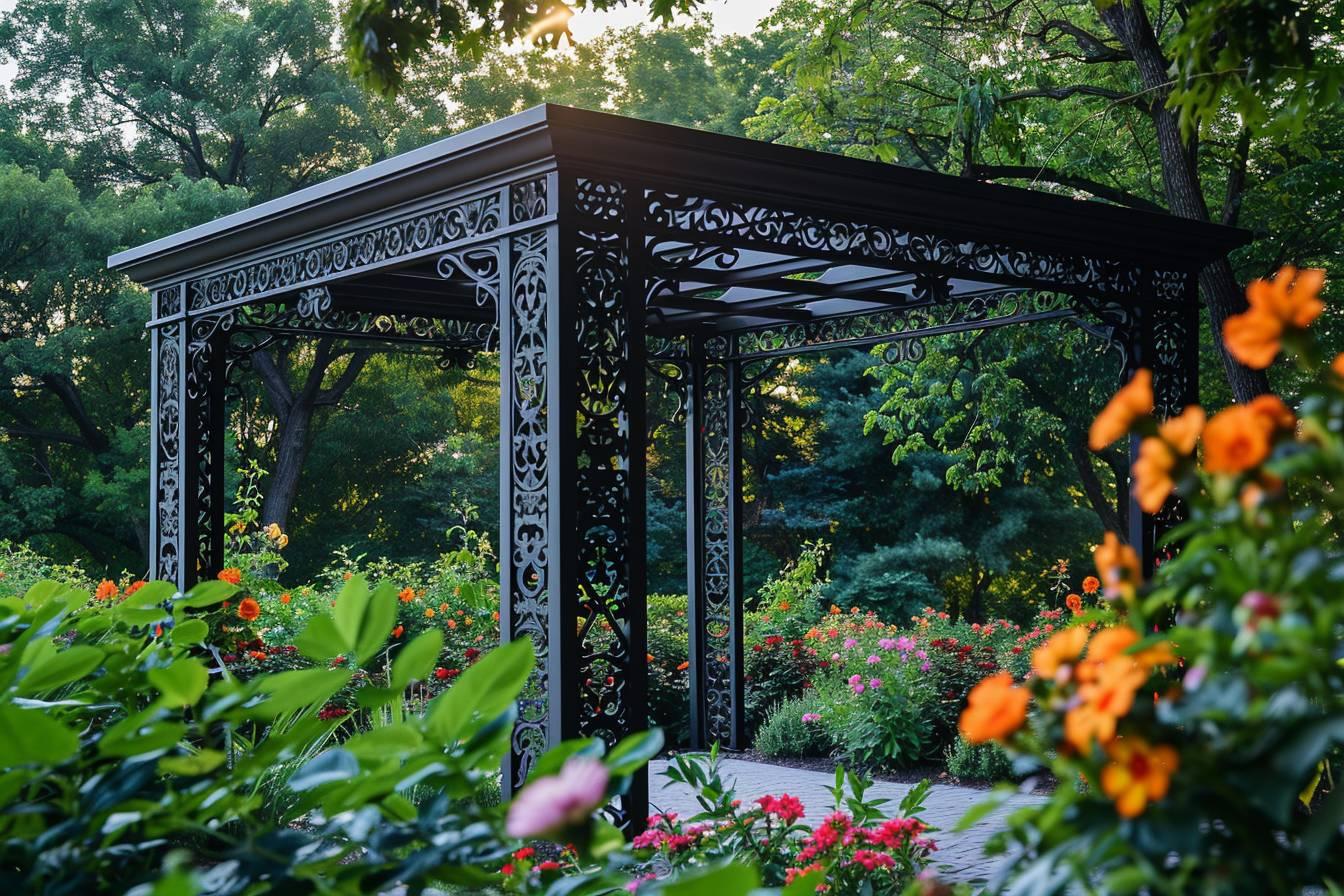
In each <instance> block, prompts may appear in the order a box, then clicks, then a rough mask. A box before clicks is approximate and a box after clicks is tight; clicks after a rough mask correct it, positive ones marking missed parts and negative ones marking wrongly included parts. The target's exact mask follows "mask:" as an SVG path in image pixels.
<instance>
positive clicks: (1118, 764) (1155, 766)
mask: <svg viewBox="0 0 1344 896" xmlns="http://www.w3.org/2000/svg"><path fill="white" fill-rule="evenodd" d="M1107 753H1108V754H1109V755H1110V759H1111V761H1110V763H1109V764H1108V765H1107V766H1106V767H1105V768H1103V769H1102V770H1101V789H1102V792H1104V793H1105V794H1106V795H1107V796H1108V797H1110V798H1111V799H1112V800H1113V801H1114V802H1115V811H1116V812H1118V813H1120V815H1122V816H1123V817H1125V818H1136V817H1138V816H1139V815H1142V814H1143V810H1144V809H1146V808H1147V807H1148V804H1149V803H1150V802H1153V801H1155V800H1160V799H1162V798H1163V797H1164V796H1166V795H1167V790H1168V789H1169V788H1170V787H1171V776H1172V775H1174V774H1175V773H1176V770H1177V769H1178V768H1179V767H1180V764H1181V757H1180V754H1179V753H1177V752H1176V750H1175V749H1174V748H1172V747H1169V746H1167V745H1166V744H1159V745H1158V746H1155V747H1154V746H1151V745H1149V743H1148V742H1147V741H1145V740H1143V739H1142V738H1138V737H1125V738H1121V739H1119V740H1117V741H1115V742H1114V743H1113V744H1111V746H1110V747H1109V748H1108V749H1107Z"/></svg>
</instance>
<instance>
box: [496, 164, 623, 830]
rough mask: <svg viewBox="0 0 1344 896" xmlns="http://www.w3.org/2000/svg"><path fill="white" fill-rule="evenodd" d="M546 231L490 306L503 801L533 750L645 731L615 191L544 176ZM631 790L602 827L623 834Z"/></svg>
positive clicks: (534, 236) (516, 250) (522, 237)
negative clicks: (515, 704) (510, 680)
mask: <svg viewBox="0 0 1344 896" xmlns="http://www.w3.org/2000/svg"><path fill="white" fill-rule="evenodd" d="M546 192H547V195H548V196H550V197H552V200H551V201H552V202H556V203H557V204H558V213H557V217H556V222H555V223H552V224H548V225H546V226H542V227H538V228H536V229H534V230H526V231H522V232H520V233H517V234H514V235H512V236H510V237H509V238H508V240H507V245H506V248H505V249H504V256H505V263H503V264H501V270H502V272H503V276H504V278H505V280H504V283H503V284H502V286H503V288H502V289H501V291H500V307H499V321H500V346H501V354H502V358H503V359H504V360H503V365H502V370H501V373H500V381H501V400H500V446H501V456H500V476H501V489H500V503H501V507H500V511H501V512H500V519H501V522H502V526H501V530H502V531H501V537H500V572H501V580H502V584H503V588H502V595H501V596H502V603H503V609H502V611H501V630H502V635H503V637H504V639H505V640H511V639H513V638H518V637H530V638H532V640H533V642H534V644H535V645H536V647H537V652H538V670H537V677H536V679H535V680H534V682H533V684H532V685H531V686H529V690H528V692H527V693H525V695H524V700H523V705H522V710H521V712H520V718H519V722H518V725H517V726H516V728H515V731H514V735H513V745H512V750H511V755H510V756H509V758H508V760H507V762H506V769H505V788H506V791H507V792H512V791H513V790H515V789H517V788H518V787H521V786H522V784H523V783H524V782H525V781H526V779H527V775H528V772H529V771H530V770H531V768H532V765H533V763H534V762H535V760H536V758H537V756H538V755H539V754H540V753H541V752H542V751H543V750H544V749H546V748H547V747H551V746H555V745H556V744H558V743H560V742H561V741H562V740H566V739H569V738H575V737H600V738H602V739H603V740H604V741H606V743H607V744H608V746H611V745H613V744H615V743H616V742H617V741H618V740H620V739H621V738H622V737H624V736H626V735H627V734H630V733H633V732H635V731H641V730H643V729H644V728H646V727H647V725H648V719H647V718H646V710H645V707H646V696H645V689H646V685H645V681H646V674H647V668H646V667H647V661H646V658H645V650H646V648H645V624H644V616H645V606H644V600H645V595H644V587H645V586H644V552H645V537H644V529H645V522H644V512H643V507H644V504H643V502H644V455H643V445H642V444H641V443H640V440H639V439H638V437H636V436H635V434H636V433H642V432H643V425H644V422H643V421H644V349H643V336H644V334H643V318H642V315H643V308H642V307H641V306H640V303H639V302H638V301H637V297H638V296H639V295H640V294H639V293H638V291H637V290H633V289H631V288H630V285H631V284H630V279H631V262H630V254H631V253H630V235H629V232H628V230H627V225H626V218H625V188H624V187H623V186H622V185H620V184H614V183H606V182H597V181H592V180H586V179H579V180H577V181H575V180H568V179H567V180H564V181H561V180H560V179H559V178H558V177H555V176H552V177H551V178H550V179H549V183H548V188H547V191H546ZM647 802H648V785H647V780H645V779H643V778H641V779H640V780H639V781H637V782H636V785H635V786H634V787H633V788H632V790H631V792H630V793H628V794H627V795H626V796H625V797H623V798H622V800H621V803H620V805H618V806H614V807H612V809H611V814H612V815H613V816H614V819H615V820H616V821H617V823H619V824H621V825H622V826H624V827H631V826H637V825H638V824H640V823H641V822H642V820H643V815H644V810H645V807H646V805H647Z"/></svg>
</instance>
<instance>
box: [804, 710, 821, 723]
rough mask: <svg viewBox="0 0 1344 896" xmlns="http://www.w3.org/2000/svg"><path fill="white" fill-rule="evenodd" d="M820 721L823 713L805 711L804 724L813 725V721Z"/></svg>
mask: <svg viewBox="0 0 1344 896" xmlns="http://www.w3.org/2000/svg"><path fill="white" fill-rule="evenodd" d="M820 721H821V715H820V714H819V713H815V712H805V713H803V724H804V725H811V724H812V723H813V722H820Z"/></svg>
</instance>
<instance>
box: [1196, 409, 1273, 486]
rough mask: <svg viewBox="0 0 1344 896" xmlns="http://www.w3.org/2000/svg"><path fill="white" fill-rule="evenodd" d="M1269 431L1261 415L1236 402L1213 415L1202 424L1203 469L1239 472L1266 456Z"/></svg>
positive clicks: (1214, 471) (1267, 454)
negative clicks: (1206, 424) (1205, 424)
mask: <svg viewBox="0 0 1344 896" xmlns="http://www.w3.org/2000/svg"><path fill="white" fill-rule="evenodd" d="M1269 435H1270V434H1269V432H1268V430H1267V429H1266V426H1265V418H1264V416H1263V415H1262V414H1261V413H1260V412H1258V411H1255V410H1253V409H1252V408H1251V407H1250V406H1249V405H1244V404H1237V405H1233V406H1232V407H1230V408H1225V409H1224V410H1222V411H1219V412H1218V413H1217V414H1215V415H1214V417H1213V419H1212V420H1210V421H1209V425H1208V426H1206V427H1204V469H1206V470H1208V471H1209V472H1210V473H1243V472H1245V471H1246V470H1249V469H1251V468H1252V467H1254V466H1256V465H1258V464H1259V463H1260V462H1261V461H1263V460H1264V459H1265V458H1267V457H1269Z"/></svg>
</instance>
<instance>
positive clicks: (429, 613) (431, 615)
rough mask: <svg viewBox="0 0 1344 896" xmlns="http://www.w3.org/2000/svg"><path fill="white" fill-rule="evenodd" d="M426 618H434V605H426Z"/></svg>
mask: <svg viewBox="0 0 1344 896" xmlns="http://www.w3.org/2000/svg"><path fill="white" fill-rule="evenodd" d="M425 618H426V619H433V618H434V608H433V607H425Z"/></svg>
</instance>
